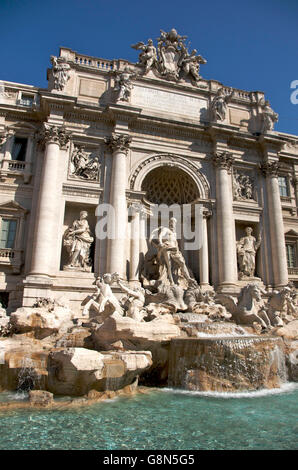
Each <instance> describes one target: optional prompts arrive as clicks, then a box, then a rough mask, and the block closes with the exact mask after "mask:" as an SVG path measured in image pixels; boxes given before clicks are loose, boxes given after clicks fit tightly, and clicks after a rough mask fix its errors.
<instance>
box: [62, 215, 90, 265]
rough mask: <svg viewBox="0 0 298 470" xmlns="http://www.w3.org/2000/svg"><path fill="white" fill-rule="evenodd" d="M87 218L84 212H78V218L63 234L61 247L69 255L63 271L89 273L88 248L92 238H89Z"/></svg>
mask: <svg viewBox="0 0 298 470" xmlns="http://www.w3.org/2000/svg"><path fill="white" fill-rule="evenodd" d="M87 217H88V213H87V212H86V211H82V212H80V218H79V219H78V220H75V221H74V222H73V224H72V226H71V227H69V228H68V229H67V230H66V231H65V233H64V237H63V246H65V248H66V249H67V251H68V254H69V260H68V264H67V265H66V266H64V267H63V269H64V270H77V271H89V272H90V271H91V260H90V247H91V244H92V242H93V240H94V238H93V237H92V236H91V233H90V228H89V224H88V221H87Z"/></svg>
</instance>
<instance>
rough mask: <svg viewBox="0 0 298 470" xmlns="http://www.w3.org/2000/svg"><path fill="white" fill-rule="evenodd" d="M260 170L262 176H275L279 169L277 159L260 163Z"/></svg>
mask: <svg viewBox="0 0 298 470" xmlns="http://www.w3.org/2000/svg"><path fill="white" fill-rule="evenodd" d="M260 170H261V172H262V173H263V175H264V176H269V177H277V176H278V173H279V170H280V163H279V162H277V161H272V162H270V161H267V162H264V163H261V164H260Z"/></svg>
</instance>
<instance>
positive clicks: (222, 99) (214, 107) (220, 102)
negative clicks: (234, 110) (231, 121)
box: [211, 88, 234, 121]
mask: <svg viewBox="0 0 298 470" xmlns="http://www.w3.org/2000/svg"><path fill="white" fill-rule="evenodd" d="M233 95H234V91H233V90H232V89H230V93H229V94H227V93H226V92H225V91H224V89H223V88H219V89H218V90H217V93H216V95H215V97H214V98H213V100H212V102H211V119H212V120H213V121H224V120H225V118H226V114H227V103H228V101H229V100H230V99H231V98H232V96H233Z"/></svg>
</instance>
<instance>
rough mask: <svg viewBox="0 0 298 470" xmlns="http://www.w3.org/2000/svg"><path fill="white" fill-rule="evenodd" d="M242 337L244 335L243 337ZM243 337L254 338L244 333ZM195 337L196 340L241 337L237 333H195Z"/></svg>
mask: <svg viewBox="0 0 298 470" xmlns="http://www.w3.org/2000/svg"><path fill="white" fill-rule="evenodd" d="M243 336H244V335H243ZM245 336H251V337H253V338H255V337H256V335H253V334H251V333H246V332H245ZM196 337H198V338H207V339H221V338H222V339H225V338H239V337H241V336H240V335H239V333H225V334H222V333H202V332H201V331H197V332H196Z"/></svg>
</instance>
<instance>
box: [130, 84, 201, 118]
mask: <svg viewBox="0 0 298 470" xmlns="http://www.w3.org/2000/svg"><path fill="white" fill-rule="evenodd" d="M131 103H132V104H133V105H135V106H140V107H142V108H149V109H152V110H159V111H167V112H171V113H173V114H182V115H184V116H190V117H194V118H197V119H200V117H201V116H202V115H204V113H205V112H206V110H207V100H204V99H201V98H196V97H193V96H186V95H183V94H181V93H171V92H168V91H163V90H154V89H152V88H146V87H140V86H137V85H134V87H133V89H132V93H131Z"/></svg>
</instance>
